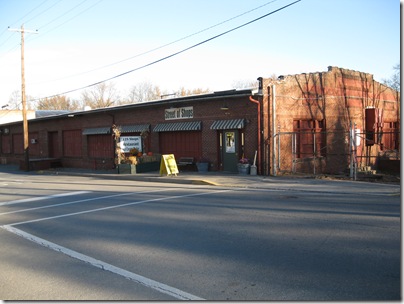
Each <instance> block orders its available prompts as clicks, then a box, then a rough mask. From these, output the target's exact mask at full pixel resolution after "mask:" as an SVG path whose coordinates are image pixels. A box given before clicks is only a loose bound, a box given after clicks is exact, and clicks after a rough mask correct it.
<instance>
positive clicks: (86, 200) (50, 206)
mask: <svg viewBox="0 0 404 304" xmlns="http://www.w3.org/2000/svg"><path fill="white" fill-rule="evenodd" d="M171 190H175V189H161V190H154V191H141V192H128V193H120V194H113V195H107V196H100V197H93V198H87V199H82V200H78V201H72V202H66V203H60V204H53V205H47V206H41V207H33V208H27V209H20V210H14V211H8V212H3V213H0V216H1V215H6V214H13V213H20V212H26V211H32V210H38V209H46V208H52V207H59V206H65V205H72V204H78V203H83V202H90V201H95V200H102V199H106V198H112V197H118V196H127V195H133V194H144V193H154V192H162V191H171Z"/></svg>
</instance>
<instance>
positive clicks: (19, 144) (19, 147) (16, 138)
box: [13, 133, 24, 154]
mask: <svg viewBox="0 0 404 304" xmlns="http://www.w3.org/2000/svg"><path fill="white" fill-rule="evenodd" d="M13 153H14V154H24V136H23V135H22V133H21V134H13Z"/></svg>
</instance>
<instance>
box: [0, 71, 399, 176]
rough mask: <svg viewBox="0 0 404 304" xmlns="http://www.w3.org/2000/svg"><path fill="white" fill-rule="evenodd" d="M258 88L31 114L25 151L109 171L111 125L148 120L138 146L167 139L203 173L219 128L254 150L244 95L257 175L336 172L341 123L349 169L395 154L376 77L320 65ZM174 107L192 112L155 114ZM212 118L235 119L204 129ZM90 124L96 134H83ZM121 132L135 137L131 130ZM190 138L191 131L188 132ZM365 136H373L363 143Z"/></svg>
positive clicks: (19, 152)
mask: <svg viewBox="0 0 404 304" xmlns="http://www.w3.org/2000/svg"><path fill="white" fill-rule="evenodd" d="M261 93H262V94H253V92H252V91H251V90H242V91H236V90H231V91H224V92H216V93H211V94H204V95H195V96H188V97H181V98H173V99H166V100H159V101H154V102H148V103H137V104H131V105H125V106H119V107H111V108H105V109H97V110H92V111H83V112H74V113H71V114H70V115H68V114H64V115H59V116H54V117H44V118H37V119H32V120H29V138H30V148H29V151H30V158H60V159H61V162H62V165H63V166H64V167H77V168H91V169H112V168H114V166H115V155H114V145H115V143H114V141H113V136H112V134H111V127H112V126H113V125H117V126H129V125H148V131H149V134H148V136H147V137H146V138H145V139H144V142H145V148H146V150H147V151H144V152H149V151H150V152H154V153H170V152H171V151H170V149H168V148H167V147H168V145H167V144H166V143H167V140H177V141H178V143H176V145H177V146H178V147H177V146H174V147H173V148H171V149H173V150H175V154H176V158H177V160H178V158H179V157H184V156H192V157H194V158H195V159H196V160H198V159H201V158H203V159H208V160H209V161H210V164H211V166H210V170H223V169H224V167H223V162H224V156H223V153H224V152H223V149H224V148H223V138H222V136H223V134H224V133H223V132H224V131H223V130H227V129H232V128H233V129H236V131H237V132H235V134H238V138H237V140H236V143H237V144H236V145H237V147H236V150H235V152H236V156H237V158H241V157H246V158H248V159H250V161H251V162H252V160H253V158H254V154H255V151H256V150H259V149H258V146H259V145H258V125H257V122H258V116H257V113H258V107H257V104H256V103H254V102H252V101H251V100H250V97H251V98H253V99H255V100H258V101H259V110H260V113H261V116H260V121H261V125H260V129H261V133H260V138H261V143H260V147H261V150H260V151H259V152H258V154H259V160H260V163H257V167H258V172H259V173H260V174H263V175H270V174H282V173H284V172H306V173H334V174H335V173H341V172H344V171H346V169H348V168H349V165H350V161H351V155H352V153H351V149H350V145H349V137H350V136H349V133H348V132H349V129H350V125H352V126H355V127H356V129H357V130H358V131H357V132H358V136H357V137H356V139H357V141H358V142H357V143H358V146H357V149H356V156H355V155H354V156H355V160H356V161H357V164H358V166H372V167H375V168H376V167H377V164H378V159H380V158H381V157H382V158H383V156H384V155H385V154H392V153H393V152H394V151H396V152H397V153H396V154H398V155H399V140H398V139H399V135H398V134H397V132H398V131H399V126H400V96H399V93H398V92H396V91H394V90H392V89H390V88H388V87H386V86H384V85H382V84H380V83H378V82H376V81H375V80H374V79H373V76H372V75H371V74H367V73H362V72H357V71H352V70H346V69H341V68H337V67H329V68H328V71H327V72H316V73H307V74H299V75H288V76H284V77H283V76H281V77H279V78H278V80H276V81H274V80H272V79H262V92H261ZM224 106H226V109H224V108H225V107H224ZM184 108H185V109H192V117H190V118H182V117H181V119H167V117H166V116H165V115H166V111H167V110H169V109H184ZM372 108H374V109H380V110H382V111H379V110H375V111H376V112H377V113H380V115H382V116H380V118H382V120H380V121H377V124H374V125H377V126H376V129H375V134H373V135H372V134H370V133H369V132H368V131H367V130H366V128H369V126H367V125H369V118H367V117H366V116H367V115H368V116H369V114H366V113H367V110H366V109H372ZM273 117H274V118H275V120H274V124H273ZM221 121H230V122H231V121H241V122H242V124H241V125H240V126H235V125H234V124H233V125H232V124H230V126H229V127H223V128H222V127H220V128H213V127H212V126H214V125H215V124H216V126H217V123H218V122H221ZM187 122H189V123H193V122H195V123H196V124H198V128H199V129H198V130H192V131H191V130H188V131H187V130H185V131H184V130H180V131H177V129H175V128H174V130H172V132H171V134H170V136H168V133H165V132H156V131H154V130H155V128H156V126H159V125H161V124H167V125H164V127H169V128H172V125H171V124H174V123H187ZM273 125H274V126H275V128H274V127H273ZM94 128H95V130H96V131H95V132H96V133H97V132H99V134H98V133H97V134H90V135H86V132H87V131H88V130H90V131H89V132H90V133H91V132H93V131H94ZM106 129H108V131H107V132H106V131H105V130H106ZM0 131H1V132H0V137H1V140H0V145H1V146H0V159H1V161H2V163H19V162H20V161H22V160H23V159H24V155H23V147H22V138H23V128H22V123H21V122H14V123H7V124H3V125H0ZM178 132H187V133H188V135H187V136H188V137H187V136H176V134H177V133H178ZM193 132H194V133H193ZM383 132H385V134H383ZM129 135H131V136H138V135H140V131H139V132H134V133H129ZM194 135H195V137H198V138H193V137H190V136H194ZM164 136H165V137H164ZM369 136H371V137H372V136H373V137H372V138H373V139H374V143H373V144H370V141H369V138H370V137H369ZM163 137H164V138H163ZM181 138H183V139H181ZM187 138H188V139H187ZM163 139H164V140H163ZM221 139H222V143H221ZM31 140H32V142H31ZM181 141H182V142H181ZM184 141H192V145H194V146H191V147H189V145H188V147H187V146H186V142H184ZM161 145H163V147H162V146H161ZM195 145H196V146H197V147H195ZM199 146H200V147H199ZM188 151H189V152H188ZM392 151H393V152H392ZM186 154H193V155H186ZM393 154H394V153H393ZM234 167H235V165H234Z"/></svg>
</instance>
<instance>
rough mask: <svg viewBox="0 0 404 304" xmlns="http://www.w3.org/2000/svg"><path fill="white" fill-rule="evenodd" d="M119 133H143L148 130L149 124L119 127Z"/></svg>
mask: <svg viewBox="0 0 404 304" xmlns="http://www.w3.org/2000/svg"><path fill="white" fill-rule="evenodd" d="M119 127H120V130H121V133H132V132H143V131H149V130H150V124H144V125H127V126H119Z"/></svg>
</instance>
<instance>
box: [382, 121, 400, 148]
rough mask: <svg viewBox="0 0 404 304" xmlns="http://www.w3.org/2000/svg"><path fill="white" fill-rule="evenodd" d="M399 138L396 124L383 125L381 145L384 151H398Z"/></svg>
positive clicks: (387, 123)
mask: <svg viewBox="0 0 404 304" xmlns="http://www.w3.org/2000/svg"><path fill="white" fill-rule="evenodd" d="M399 138H400V135H399V129H398V122H385V123H383V139H382V144H383V149H384V150H398V149H399V146H400V142H399Z"/></svg>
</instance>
